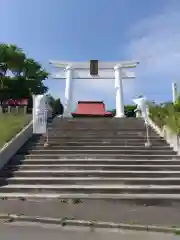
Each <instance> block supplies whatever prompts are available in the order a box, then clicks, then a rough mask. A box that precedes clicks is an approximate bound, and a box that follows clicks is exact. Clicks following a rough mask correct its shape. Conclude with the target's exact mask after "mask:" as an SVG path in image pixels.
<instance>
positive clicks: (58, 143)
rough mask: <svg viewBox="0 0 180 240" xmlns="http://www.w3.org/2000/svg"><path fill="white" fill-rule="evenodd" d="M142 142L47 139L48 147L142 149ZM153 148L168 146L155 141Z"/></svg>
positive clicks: (31, 143)
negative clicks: (137, 147)
mask: <svg viewBox="0 0 180 240" xmlns="http://www.w3.org/2000/svg"><path fill="white" fill-rule="evenodd" d="M144 142H145V141H137V140H132V141H131V140H129V141H128V140H126V141H124V140H118V139H115V140H109V139H106V140H103V139H102V140H100V139H99V140H96V139H94V140H90V141H89V140H88V139H86V140H79V141H66V142H65V141H64V140H63V139H61V141H60V140H59V141H52V140H51V139H49V145H51V146H62V145H65V146H92V145H96V146H99V145H102V146H109V145H110V146H111V145H118V146H140V147H141V146H143V147H144ZM26 146H44V138H42V139H41V140H39V141H38V142H33V141H29V142H28V143H27V144H26ZM152 146H153V147H159V146H160V147H167V146H169V145H168V144H167V143H166V142H165V141H163V140H157V141H153V144H152Z"/></svg>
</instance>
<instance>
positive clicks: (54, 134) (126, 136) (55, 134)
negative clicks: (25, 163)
mask: <svg viewBox="0 0 180 240" xmlns="http://www.w3.org/2000/svg"><path fill="white" fill-rule="evenodd" d="M48 135H49V137H50V138H54V137H57V138H62V137H64V138H68V137H73V138H96V137H97V138H106V139H107V138H121V139H129V138H130V139H131V138H145V137H146V134H145V133H136V134H126V133H123V134H122V133H121V134H118V133H111V134H107V133H104V134H98V133H95V134H87V133H86V132H84V133H82V134H80V133H76V134H73V133H71V132H65V133H58V132H52V133H51V132H50V133H49V132H48ZM150 138H154V139H159V136H157V135H156V134H150Z"/></svg>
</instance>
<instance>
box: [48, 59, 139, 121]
mask: <svg viewBox="0 0 180 240" xmlns="http://www.w3.org/2000/svg"><path fill="white" fill-rule="evenodd" d="M92 61H94V60H92ZM95 61H96V63H97V62H98V61H97V60H95ZM138 63H139V62H136V61H127V62H98V63H97V64H98V65H97V66H95V67H96V68H98V69H96V70H97V71H98V73H97V74H93V75H90V63H89V62H62V61H60V62H59V61H50V64H52V65H53V66H55V67H57V68H59V69H61V72H60V73H58V74H55V75H52V78H54V79H65V80H66V87H65V101H64V117H71V111H72V110H71V107H72V96H73V84H72V80H73V79H115V89H116V117H118V118H122V117H124V116H125V115H124V96H123V95H124V94H123V82H122V80H123V79H129V78H135V74H134V72H129V71H127V70H125V69H129V68H135V67H136V66H137V64H138ZM62 70H63V71H62Z"/></svg>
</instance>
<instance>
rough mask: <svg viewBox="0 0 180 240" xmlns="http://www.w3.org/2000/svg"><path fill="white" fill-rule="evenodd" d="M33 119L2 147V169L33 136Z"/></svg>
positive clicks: (0, 164) (0, 151)
mask: <svg viewBox="0 0 180 240" xmlns="http://www.w3.org/2000/svg"><path fill="white" fill-rule="evenodd" d="M32 126H33V125H32V121H31V122H30V123H29V124H28V125H26V126H25V127H24V128H23V129H22V130H21V131H20V132H19V133H17V134H16V135H15V136H14V137H13V138H12V139H11V140H10V141H9V142H7V143H6V144H5V145H4V146H3V147H2V148H1V149H0V160H1V161H0V169H2V168H3V166H4V165H5V164H6V163H7V162H8V161H9V160H10V159H11V158H12V157H13V156H14V155H15V154H16V152H17V151H18V150H19V149H20V148H21V147H22V146H23V145H24V144H25V143H26V142H27V140H28V139H29V138H30V137H31V136H32V132H33V130H32Z"/></svg>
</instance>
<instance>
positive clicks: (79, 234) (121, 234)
mask: <svg viewBox="0 0 180 240" xmlns="http://www.w3.org/2000/svg"><path fill="white" fill-rule="evenodd" d="M0 232H1V239H8V240H19V239H26V240H31V239H33V238H34V239H39V240H41V239H42V240H49V239H51V240H54V239H63V240H71V239H72V240H79V239H84V240H90V239H94V240H101V239H103V240H109V239H110V240H119V239H122V240H144V239H146V240H179V238H180V237H179V236H178V235H173V234H162V233H150V232H138V231H137V232H135V231H124V230H102V229H95V230H94V231H92V230H91V229H89V228H75V227H74V228H72V227H69V228H68V227H64V228H63V227H57V226H52V225H51V226H48V225H41V224H32V223H31V224H25V223H23V224H22V223H18V222H16V223H11V224H4V223H3V222H2V221H1V222H0Z"/></svg>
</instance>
